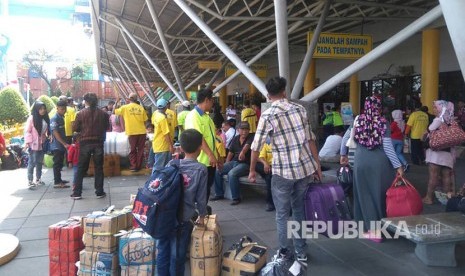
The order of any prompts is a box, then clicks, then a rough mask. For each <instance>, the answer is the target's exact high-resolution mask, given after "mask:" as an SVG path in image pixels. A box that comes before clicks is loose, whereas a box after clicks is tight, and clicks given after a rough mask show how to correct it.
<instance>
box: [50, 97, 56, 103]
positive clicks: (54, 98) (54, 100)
mask: <svg viewBox="0 0 465 276" xmlns="http://www.w3.org/2000/svg"><path fill="white" fill-rule="evenodd" d="M50 99H51V100H52V101H53V103H54V104H55V105H57V102H58V97H57V96H51V97H50Z"/></svg>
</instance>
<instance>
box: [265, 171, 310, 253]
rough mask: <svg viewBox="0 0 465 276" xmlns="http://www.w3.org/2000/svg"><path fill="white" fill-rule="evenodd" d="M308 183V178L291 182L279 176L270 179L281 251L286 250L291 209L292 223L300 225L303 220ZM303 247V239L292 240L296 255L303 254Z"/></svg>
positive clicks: (304, 242)
mask: <svg viewBox="0 0 465 276" xmlns="http://www.w3.org/2000/svg"><path fill="white" fill-rule="evenodd" d="M308 183H310V180H309V178H308V177H306V178H303V179H297V180H291V179H285V178H283V177H281V176H279V175H273V177H272V178H271V190H272V191H273V192H272V194H273V201H274V205H275V208H276V227H277V230H278V239H279V246H280V247H281V248H283V249H284V248H286V249H287V248H288V241H289V239H288V237H287V221H288V218H289V212H290V210H291V208H292V216H293V220H294V221H297V222H298V223H300V225H302V221H304V220H305V217H304V196H305V191H306V190H307V187H308ZM301 229H302V228H301ZM299 235H302V232H301V231H299ZM305 247H306V240H305V239H294V248H295V250H296V252H297V254H301V253H304V252H305Z"/></svg>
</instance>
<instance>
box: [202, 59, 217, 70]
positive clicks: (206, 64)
mask: <svg viewBox="0 0 465 276" xmlns="http://www.w3.org/2000/svg"><path fill="white" fill-rule="evenodd" d="M222 65H223V64H222V63H221V61H209V60H202V61H199V62H198V66H199V69H211V70H220V69H221V66H222Z"/></svg>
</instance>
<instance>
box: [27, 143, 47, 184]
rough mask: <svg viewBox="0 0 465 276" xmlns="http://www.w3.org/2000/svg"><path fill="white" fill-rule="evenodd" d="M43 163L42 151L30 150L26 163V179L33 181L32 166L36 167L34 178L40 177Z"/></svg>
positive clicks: (38, 178)
mask: <svg viewBox="0 0 465 276" xmlns="http://www.w3.org/2000/svg"><path fill="white" fill-rule="evenodd" d="M43 164H44V152H43V151H41V150H30V152H29V163H28V164H27V179H28V180H29V181H33V174H34V168H36V179H37V180H40V178H41V177H42V165H43Z"/></svg>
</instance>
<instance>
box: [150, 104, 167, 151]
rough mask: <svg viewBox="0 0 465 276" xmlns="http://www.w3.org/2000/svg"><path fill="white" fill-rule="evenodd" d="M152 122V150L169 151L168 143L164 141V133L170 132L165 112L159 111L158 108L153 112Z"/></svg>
mask: <svg viewBox="0 0 465 276" xmlns="http://www.w3.org/2000/svg"><path fill="white" fill-rule="evenodd" d="M152 124H153V129H154V133H153V142H152V149H153V152H154V153H158V152H166V151H169V150H170V144H169V143H168V142H167V141H166V138H165V135H166V134H169V133H170V129H169V127H168V121H167V120H166V116H165V114H163V113H160V112H159V111H158V110H157V111H155V112H153V115H152Z"/></svg>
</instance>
